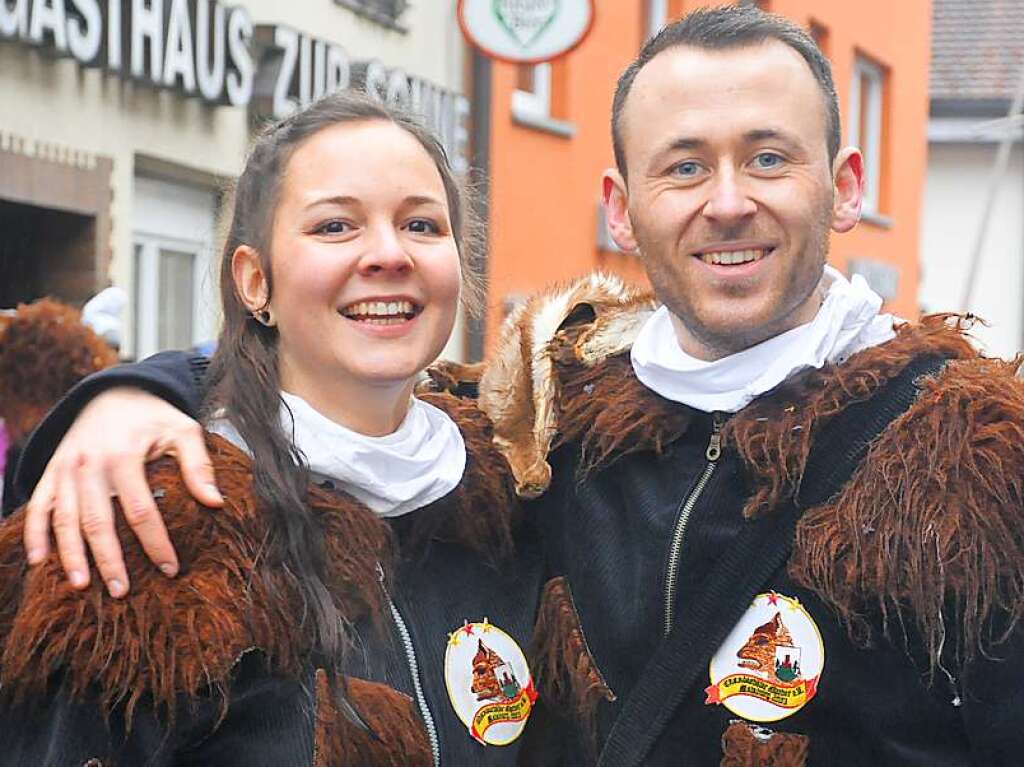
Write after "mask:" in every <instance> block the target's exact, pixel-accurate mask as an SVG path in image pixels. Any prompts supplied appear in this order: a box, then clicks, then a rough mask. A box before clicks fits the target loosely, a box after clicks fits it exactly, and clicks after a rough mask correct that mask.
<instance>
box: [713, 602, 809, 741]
mask: <svg viewBox="0 0 1024 767" xmlns="http://www.w3.org/2000/svg"><path fill="white" fill-rule="evenodd" d="M824 668H825V645H824V644H823V643H822V641H821V633H820V632H819V631H818V627H817V625H816V624H815V623H814V619H813V618H811V616H810V614H809V613H808V612H807V611H806V610H805V609H804V608H803V606H802V605H801V604H800V602H799V601H798V600H796V599H794V598H793V597H787V596H784V595H782V594H776V593H775V592H769V593H767V594H759V595H758V596H757V597H756V598H755V599H754V602H753V604H751V606H750V608H749V609H748V610H747V611H746V612H745V613H744V614H743V617H742V618H740V621H739V623H737V624H736V626H735V628H733V630H732V632H731V633H730V634H729V636H728V637H726V640H725V641H724V642H723V643H722V646H721V647H719V648H718V652H716V653H715V655H714V657H713V658H712V659H711V670H710V673H711V684H710V685H709V686H708V687H707V688H706V689H705V690H704V692H705V693H706V694H707V699H706V700H705V701H704V703H705V704H706V705H712V704H715V705H723V706H725V707H726V708H727V709H729V710H730V711H732V712H733V713H734V714H737V715H738V716H742V717H743V718H744V719H748V720H750V721H752V722H777V721H778V720H780V719H785V718H786V717H787V716H792V715H793V714H795V713H796V712H797V711H799V710H800V709H801V708H803V707H804V706H806V705H807V702H808V701H810V700H811V698H813V697H814V696H815V694H816V693H817V691H818V680H819V679H820V678H821V672H822V670H823V669H824Z"/></svg>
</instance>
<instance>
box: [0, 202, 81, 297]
mask: <svg viewBox="0 0 1024 767" xmlns="http://www.w3.org/2000/svg"><path fill="white" fill-rule="evenodd" d="M95 254H96V218H95V217H94V216H88V215H83V214H80V213H69V212H66V211H62V210H57V209H54V208H45V207H40V206H37V205H24V204H22V203H17V202H11V201H9V200H4V199H0V308H3V307H14V306H16V305H17V304H19V303H28V302H29V301H34V300H35V299H37V298H41V297H43V296H52V297H54V298H58V299H60V300H62V301H66V302H68V303H74V304H81V303H82V302H84V301H86V300H87V299H88V298H89V297H90V296H91V295H92V293H93V292H95V288H96V258H95Z"/></svg>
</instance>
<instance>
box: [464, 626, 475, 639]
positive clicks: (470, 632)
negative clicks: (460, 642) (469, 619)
mask: <svg viewBox="0 0 1024 767" xmlns="http://www.w3.org/2000/svg"><path fill="white" fill-rule="evenodd" d="M462 630H463V631H464V632H466V636H468V637H471V636H473V627H472V626H470V625H469V624H468V623H467V624H466V625H465V626H463V627H462Z"/></svg>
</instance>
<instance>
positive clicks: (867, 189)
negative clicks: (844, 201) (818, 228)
mask: <svg viewBox="0 0 1024 767" xmlns="http://www.w3.org/2000/svg"><path fill="white" fill-rule="evenodd" d="M865 82H866V84H867V88H866V90H867V94H868V98H867V104H861V91H862V90H865V89H864V88H863V84H864V83H865ZM884 92H885V72H884V71H883V69H882V68H881V67H880V66H878V65H877V64H875V63H874V62H872V61H870V60H868V59H866V58H864V57H863V56H857V57H856V59H855V60H854V63H853V84H852V86H851V88H850V120H849V126H850V130H849V135H850V144H852V145H853V146H856V147H860V149H861V151H862V152H863V153H864V160H865V163H864V202H863V206H862V211H863V212H864V213H867V214H869V215H878V213H879V210H878V204H879V186H880V185H881V181H882V116H883V114H884V112H883V109H884V104H883V98H884ZM862 110H866V112H865V117H866V119H863V120H862V119H861V111H862ZM861 123H864V124H865V125H866V126H867V131H866V134H867V135H864V136H861V135H860V126H861Z"/></svg>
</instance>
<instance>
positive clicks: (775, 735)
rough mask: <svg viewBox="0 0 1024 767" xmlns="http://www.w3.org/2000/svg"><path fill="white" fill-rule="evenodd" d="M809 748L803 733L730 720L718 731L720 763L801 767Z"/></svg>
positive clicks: (747, 766)
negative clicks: (720, 731)
mask: <svg viewBox="0 0 1024 767" xmlns="http://www.w3.org/2000/svg"><path fill="white" fill-rule="evenodd" d="M809 749H810V741H809V740H808V738H807V736H806V735H798V734H796V733H791V732H772V731H771V730H766V729H764V728H762V727H758V726H757V725H753V724H748V723H747V722H740V721H734V722H732V723H730V724H729V726H728V727H727V728H726V730H725V732H724V733H723V734H722V762H721V767H804V765H805V764H807V755H808V751H809Z"/></svg>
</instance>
